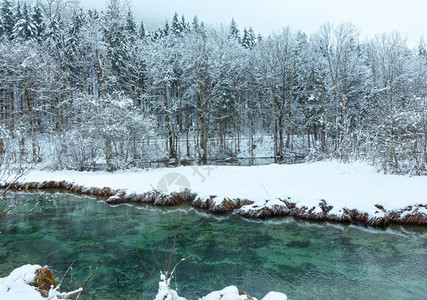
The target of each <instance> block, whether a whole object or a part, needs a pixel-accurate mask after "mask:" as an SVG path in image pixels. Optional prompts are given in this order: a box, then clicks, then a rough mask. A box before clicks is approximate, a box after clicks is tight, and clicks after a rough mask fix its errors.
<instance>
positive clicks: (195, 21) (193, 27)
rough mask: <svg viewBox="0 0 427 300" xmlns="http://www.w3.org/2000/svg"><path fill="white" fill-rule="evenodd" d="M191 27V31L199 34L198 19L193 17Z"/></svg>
mask: <svg viewBox="0 0 427 300" xmlns="http://www.w3.org/2000/svg"><path fill="white" fill-rule="evenodd" d="M191 25H192V29H193V30H194V31H195V32H199V31H200V25H199V18H197V16H194V18H193V22H192V23H191Z"/></svg>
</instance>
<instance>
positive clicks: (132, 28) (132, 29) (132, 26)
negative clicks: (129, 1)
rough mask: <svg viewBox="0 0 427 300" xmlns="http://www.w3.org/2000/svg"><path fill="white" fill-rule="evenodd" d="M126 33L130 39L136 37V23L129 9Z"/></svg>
mask: <svg viewBox="0 0 427 300" xmlns="http://www.w3.org/2000/svg"><path fill="white" fill-rule="evenodd" d="M126 31H127V33H128V34H130V35H131V36H132V38H133V37H134V36H136V23H135V19H134V18H133V14H132V11H131V10H130V8H129V10H128V13H127V16H126Z"/></svg>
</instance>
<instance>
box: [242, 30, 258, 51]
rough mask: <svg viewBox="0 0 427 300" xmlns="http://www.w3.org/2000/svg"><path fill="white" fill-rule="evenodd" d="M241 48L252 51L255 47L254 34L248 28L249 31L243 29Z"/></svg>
mask: <svg viewBox="0 0 427 300" xmlns="http://www.w3.org/2000/svg"><path fill="white" fill-rule="evenodd" d="M242 46H243V47H244V48H245V49H249V50H252V49H253V47H254V46H255V33H254V31H253V30H252V28H251V27H250V28H249V30H247V29H246V28H245V30H244V31H243V37H242Z"/></svg>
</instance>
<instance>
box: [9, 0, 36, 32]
mask: <svg viewBox="0 0 427 300" xmlns="http://www.w3.org/2000/svg"><path fill="white" fill-rule="evenodd" d="M19 16H20V18H19ZM35 36H36V26H35V25H34V23H33V19H32V17H31V15H30V12H29V10H28V6H27V3H26V2H25V3H24V6H23V7H22V9H21V8H20V4H19V3H18V5H17V15H16V24H15V26H14V27H13V31H12V37H13V38H14V39H19V40H25V41H26V40H29V39H33V38H34V37H35Z"/></svg>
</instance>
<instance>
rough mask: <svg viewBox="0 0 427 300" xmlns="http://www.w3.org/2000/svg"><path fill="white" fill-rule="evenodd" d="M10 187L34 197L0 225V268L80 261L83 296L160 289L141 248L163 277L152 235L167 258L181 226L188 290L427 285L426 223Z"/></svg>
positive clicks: (414, 289) (334, 290)
mask: <svg viewBox="0 0 427 300" xmlns="http://www.w3.org/2000/svg"><path fill="white" fill-rule="evenodd" d="M10 196H14V197H18V198H19V199H22V200H30V201H29V202H28V203H27V204H26V206H25V207H24V208H22V209H21V210H20V212H19V213H18V216H17V217H16V218H15V219H14V222H13V223H12V224H9V225H7V226H6V229H5V230H4V231H3V233H2V234H0V245H1V247H0V277H3V276H6V275H8V274H9V272H10V271H11V270H12V269H13V268H16V267H18V266H21V265H23V264H27V263H31V264H40V265H49V266H50V267H51V268H53V269H54V271H55V274H56V276H57V277H59V278H60V277H62V276H63V275H64V273H65V271H66V270H67V269H68V267H69V266H70V265H71V264H72V263H73V262H74V264H73V270H72V272H69V273H68V275H67V276H66V277H65V279H64V281H63V287H64V289H70V288H73V287H74V286H80V285H81V284H82V283H83V282H84V281H85V279H86V277H87V276H88V274H89V273H90V272H92V273H93V274H95V276H94V277H93V278H92V279H91V280H89V282H88V284H87V285H86V286H85V293H84V295H83V296H84V297H83V299H153V298H154V296H155V294H156V291H157V285H156V282H155V281H154V280H153V279H152V278H151V277H150V276H149V275H148V272H147V271H146V270H145V268H144V266H143V265H142V263H141V262H140V259H139V258H138V255H137V251H138V252H139V253H140V255H141V258H142V260H143V261H144V263H145V264H146V265H147V268H148V269H149V271H150V272H151V273H152V274H153V275H154V276H155V277H156V278H157V277H158V274H159V272H158V270H157V267H156V262H155V260H154V259H153V255H152V252H151V250H150V246H149V245H150V243H149V242H148V240H150V242H151V244H152V246H153V249H154V252H155V254H156V256H157V260H158V263H159V265H161V266H162V267H163V265H164V264H165V251H164V250H165V247H166V236H167V242H168V246H167V248H168V249H170V248H171V247H172V244H173V238H174V235H175V233H176V232H179V231H180V230H181V228H183V229H182V232H181V235H180V238H179V241H178V243H177V245H176V249H175V252H174V255H173V260H172V263H171V265H172V266H173V265H175V264H176V263H177V262H178V261H179V260H180V259H181V258H187V259H186V260H185V261H183V262H182V263H181V264H180V265H179V266H178V267H177V269H176V270H177V271H176V283H175V281H173V284H172V285H173V287H174V288H177V289H178V292H179V294H180V295H181V296H185V297H187V298H189V299H193V298H197V297H198V296H203V295H206V294H207V293H209V292H210V291H212V290H218V289H222V288H224V287H225V286H228V285H236V286H237V287H238V288H239V289H240V290H242V291H245V292H248V293H249V294H251V295H253V296H255V297H258V298H259V299H260V298H262V297H263V296H264V295H265V294H266V293H267V292H268V291H271V290H274V291H278V292H283V293H285V294H287V295H288V297H289V298H290V299H425V297H426V295H427V229H426V228H423V227H393V228H389V229H387V230H379V229H368V228H361V227H355V226H342V225H332V224H328V223H317V224H316V223H315V224H313V223H307V222H303V221H295V220H293V219H291V218H289V219H285V220H284V221H283V220H282V221H269V222H264V223H263V222H250V221H247V220H243V219H241V218H239V217H237V216H229V217H215V216H212V215H210V214H206V213H203V212H200V211H196V210H195V209H192V208H179V209H177V208H174V209H161V208H154V207H132V206H127V205H122V206H116V207H113V206H109V205H107V204H105V203H104V202H103V201H99V200H97V199H95V198H91V197H80V196H74V195H70V194H60V193H55V194H50V193H43V194H24V193H20V194H10ZM36 201H38V205H37V206H35V203H36ZM30 209H32V211H31V213H30V214H29V215H28V210H30ZM3 225H4V224H3ZM3 227H5V226H3ZM146 232H148V236H149V238H147V234H146ZM168 258H169V257H166V260H167V259H168ZM71 275H72V276H71Z"/></svg>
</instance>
